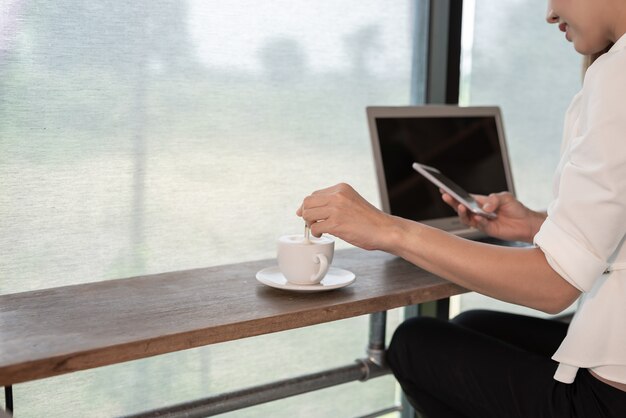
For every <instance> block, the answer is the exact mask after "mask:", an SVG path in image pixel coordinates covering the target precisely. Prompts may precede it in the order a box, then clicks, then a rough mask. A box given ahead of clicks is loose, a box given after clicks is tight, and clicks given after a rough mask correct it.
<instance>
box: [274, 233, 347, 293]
mask: <svg viewBox="0 0 626 418" xmlns="http://www.w3.org/2000/svg"><path fill="white" fill-rule="evenodd" d="M334 251H335V241H334V240H332V239H330V238H327V237H324V236H322V237H320V238H316V237H310V238H309V239H308V240H307V239H306V238H305V237H304V235H285V236H282V237H280V238H279V239H278V243H277V253H278V268H279V269H280V272H281V273H282V274H283V276H285V278H286V279H287V281H288V282H289V283H293V284H300V285H313V284H318V283H319V282H321V281H322V279H323V278H324V276H325V275H326V273H327V272H328V269H329V267H330V265H331V263H332V261H333V254H334Z"/></svg>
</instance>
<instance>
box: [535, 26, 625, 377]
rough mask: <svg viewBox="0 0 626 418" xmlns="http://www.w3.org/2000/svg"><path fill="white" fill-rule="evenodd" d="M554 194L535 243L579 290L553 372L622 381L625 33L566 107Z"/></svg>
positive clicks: (623, 364)
mask: <svg viewBox="0 0 626 418" xmlns="http://www.w3.org/2000/svg"><path fill="white" fill-rule="evenodd" d="M554 196H555V198H554V200H553V201H552V203H551V204H550V206H549V207H548V217H547V219H546V221H545V222H544V223H543V225H542V226H541V229H540V230H539V232H538V233H537V235H536V236H535V239H534V241H535V244H536V245H537V246H538V247H539V248H541V250H542V251H543V252H544V253H545V256H546V259H547V261H548V263H549V264H550V266H551V267H552V268H553V269H554V270H555V271H557V272H558V273H559V274H560V275H561V276H562V277H563V278H564V279H565V280H567V281H568V282H569V283H571V284H572V285H573V286H575V287H576V288H577V289H579V290H580V291H581V292H583V293H582V296H581V299H580V302H579V305H578V309H577V312H576V314H575V315H574V318H573V319H572V322H571V324H570V327H569V330H568V333H567V336H566V337H565V339H564V340H563V342H562V344H561V346H560V347H559V349H558V350H557V351H556V353H555V354H554V356H553V357H552V358H553V359H554V360H556V361H558V362H559V367H558V369H557V371H556V373H555V375H554V378H555V379H556V380H558V381H561V382H564V383H572V382H573V381H574V378H575V377H576V372H577V371H578V369H579V368H581V367H582V368H588V369H591V370H593V371H594V372H595V373H597V374H598V375H599V376H601V377H604V378H605V379H608V380H612V381H615V382H620V383H626V35H624V36H622V37H621V38H620V39H619V40H618V41H617V42H616V43H615V45H614V46H613V47H612V48H611V50H610V51H609V52H608V53H606V54H604V55H603V56H601V57H600V58H599V59H598V60H597V61H596V62H594V63H593V65H592V66H591V67H590V68H589V70H588V71H587V73H586V75H585V80H584V83H583V88H582V90H581V91H580V93H578V94H577V95H576V96H575V97H574V99H573V101H572V103H571V105H570V108H569V109H568V111H567V114H566V117H565V129H564V135H563V145H562V148H561V161H560V163H559V167H558V169H557V171H556V174H555V178H554Z"/></svg>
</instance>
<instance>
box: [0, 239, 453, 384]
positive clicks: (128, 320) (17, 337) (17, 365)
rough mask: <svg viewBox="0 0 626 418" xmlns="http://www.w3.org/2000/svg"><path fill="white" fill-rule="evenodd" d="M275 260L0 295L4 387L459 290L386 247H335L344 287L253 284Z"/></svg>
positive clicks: (0, 358) (435, 297)
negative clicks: (347, 280)
mask: <svg viewBox="0 0 626 418" xmlns="http://www.w3.org/2000/svg"><path fill="white" fill-rule="evenodd" d="M272 265H275V260H262V261H252V262H246V263H241V264H234V265H225V266H218V267H210V268H203V269H195V270H186V271H179V272H173V273H162V274H155V275H149V276H141V277H133V278H128V279H120V280H109V281H104V282H97V283H88V284H81V285H74V286H65V287H59V288H53V289H45V290H37V291H31V292H24V293H17V294H10V295H4V296H0V386H10V385H13V384H16V383H20V382H26V381H31V380H36V379H42V378H46V377H50V376H55V375H60V374H63V373H70V372H74V371H78V370H85V369H90V368H94V367H100V366H106V365H110V364H115V363H121V362H125V361H130V360H137V359H140V358H144V357H149V356H155V355H158V354H164V353H169V352H172V351H177V350H184V349H188V348H193V347H199V346H203V345H207V344H214V343H219V342H223V341H230V340H236V339H239V338H245V337H251V336H255V335H261V334H267V333H271V332H276V331H283V330H287V329H293V328H299V327H304V326H308V325H313V324H320V323H324V322H329V321H335V320H339V319H344V318H348V317H354V316H359V315H364V314H369V313H373V312H380V311H385V310H389V309H393V308H397V307H400V306H407V305H413V304H417V303H422V302H427V301H433V300H438V299H442V298H446V297H449V296H452V295H456V294H460V293H463V292H465V289H463V288H461V287H459V286H457V285H454V284H452V283H450V282H447V281H445V280H442V279H440V278H438V277H436V276H434V275H432V274H430V273H428V272H425V271H423V270H421V269H419V268H417V267H415V266H413V265H411V264H409V263H407V262H406V261H404V260H402V259H399V258H397V257H394V256H391V255H389V254H385V253H382V252H377V251H376V252H367V251H364V250H360V249H356V248H355V249H349V250H340V251H337V252H336V254H335V259H334V262H333V265H334V266H336V267H339V268H344V269H348V270H350V271H352V272H354V273H355V274H356V277H357V279H356V282H355V283H354V284H352V285H351V286H349V287H346V288H343V289H338V290H333V291H329V292H322V293H293V292H287V291H283V290H278V289H273V288H270V287H267V286H265V285H262V284H260V283H258V282H257V281H256V279H255V274H256V272H257V271H259V270H261V269H263V268H265V267H269V266H272Z"/></svg>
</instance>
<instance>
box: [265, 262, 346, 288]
mask: <svg viewBox="0 0 626 418" xmlns="http://www.w3.org/2000/svg"><path fill="white" fill-rule="evenodd" d="M256 279H257V280H258V281H260V282H261V283H263V284H265V285H267V286H271V287H275V288H276V289H283V290H291V291H293V292H324V291H326V290H333V289H339V288H341V287H345V286H348V285H350V284H352V283H354V281H355V280H356V277H355V276H354V273H352V272H350V271H348V270H343V269H338V268H336V267H331V268H329V269H328V273H326V276H324V278H323V279H322V281H321V282H320V283H319V284H293V283H289V282H288V281H287V279H285V276H283V274H282V273H281V272H280V270H279V269H278V266H274V267H268V268H265V269H263V270H261V271H259V272H258V273H257V274H256Z"/></svg>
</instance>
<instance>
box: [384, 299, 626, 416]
mask: <svg viewBox="0 0 626 418" xmlns="http://www.w3.org/2000/svg"><path fill="white" fill-rule="evenodd" d="M566 332H567V324H564V323H561V322H557V321H552V320H547V319H539V318H532V317H526V316H521V315H514V314H508V313H500V312H491V311H469V312H465V313H463V314H461V315H459V316H457V317H456V318H455V319H454V320H452V321H451V322H447V321H442V320H437V319H433V318H413V319H410V320H407V321H406V322H404V323H403V324H402V325H400V326H399V327H398V329H397V330H396V332H395V334H394V336H393V339H392V341H391V344H390V346H389V349H388V351H387V362H388V364H389V366H390V367H391V370H392V371H393V373H394V375H395V376H396V379H397V380H398V382H399V383H400V386H402V389H403V391H404V392H405V394H406V395H407V398H408V399H409V402H410V403H411V404H412V405H413V407H414V408H415V409H416V410H417V411H419V412H420V413H421V414H423V415H424V416H426V417H428V418H456V417H464V418H488V417H493V418H509V417H520V418H543V417H554V418H566V417H579V418H581V417H588V418H602V417H620V418H624V417H626V392H623V391H621V390H619V389H616V388H614V387H612V386H610V385H607V384H605V383H603V382H601V381H599V380H598V379H596V378H595V377H593V376H592V375H591V374H590V373H589V372H588V371H587V370H586V369H581V370H579V371H578V375H577V376H576V380H575V381H574V383H572V384H565V383H561V382H558V381H556V380H554V379H553V375H554V372H555V370H556V368H557V365H558V364H557V363H556V362H555V361H553V360H551V358H550V357H551V356H552V354H554V352H555V351H556V349H557V348H558V346H559V345H560V343H561V341H562V340H563V338H564V337H565V334H566Z"/></svg>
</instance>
